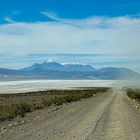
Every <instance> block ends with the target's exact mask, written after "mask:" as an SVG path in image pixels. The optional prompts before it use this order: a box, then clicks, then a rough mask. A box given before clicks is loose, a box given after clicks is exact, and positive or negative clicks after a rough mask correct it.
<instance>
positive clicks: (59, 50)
mask: <svg viewBox="0 0 140 140" xmlns="http://www.w3.org/2000/svg"><path fill="white" fill-rule="evenodd" d="M139 44H140V0H13V1H11V0H3V1H2V0H0V58H1V59H0V67H5V68H20V67H24V66H26V65H30V64H32V63H36V62H39V63H41V62H43V61H45V59H49V58H50V59H55V60H56V61H59V62H62V63H64V62H71V61H72V62H74V61H77V62H79V63H88V64H91V65H93V66H95V67H105V66H116V67H119V66H124V67H128V68H132V69H135V70H136V71H140V47H139ZM33 54H34V55H33ZM38 54H39V55H38ZM57 54H59V56H58V55H57ZM60 54H61V55H60ZM62 54H72V55H65V56H64V55H62ZM76 54H85V55H84V56H83V55H82V56H81V55H80V56H79V55H76ZM31 56H32V57H31ZM71 57H72V58H73V59H71Z"/></svg>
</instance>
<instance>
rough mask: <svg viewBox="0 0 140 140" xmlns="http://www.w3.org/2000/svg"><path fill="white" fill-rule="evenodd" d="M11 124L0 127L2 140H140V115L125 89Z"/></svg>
mask: <svg viewBox="0 0 140 140" xmlns="http://www.w3.org/2000/svg"><path fill="white" fill-rule="evenodd" d="M8 123H11V124H8ZM8 123H7V124H5V123H2V124H0V128H1V131H0V140H140V113H139V112H138V111H137V110H136V109H135V108H134V107H132V106H131V104H130V103H129V101H128V100H127V97H126V94H125V92H124V91H123V90H121V89H113V90H112V91H109V92H107V93H103V94H102V93H101V94H98V95H96V96H95V97H91V98H88V99H84V100H82V101H78V102H74V103H71V104H65V105H63V106H62V107H60V108H59V107H57V108H56V107H50V108H49V109H48V108H46V109H43V110H40V111H36V112H33V113H30V114H28V115H27V116H26V117H25V118H24V120H23V121H22V122H20V123H19V122H17V121H15V120H14V121H13V122H12V121H11V122H8ZM5 125H6V126H5Z"/></svg>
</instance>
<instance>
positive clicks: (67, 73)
mask: <svg viewBox="0 0 140 140" xmlns="http://www.w3.org/2000/svg"><path fill="white" fill-rule="evenodd" d="M33 79H72V80H76V79H104V80H119V79H140V73H137V72H135V71H133V70H130V69H127V68H123V67H121V68H116V67H106V68H100V69H96V68H94V67H92V66H90V65H86V64H85V65H84V64H79V63H70V64H60V63H57V62H54V61H50V60H49V61H46V62H44V63H42V64H39V63H35V64H33V65H32V66H30V67H26V68H23V69H19V70H12V69H4V68H0V80H1V81H2V80H33Z"/></svg>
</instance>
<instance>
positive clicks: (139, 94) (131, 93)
mask: <svg viewBox="0 0 140 140" xmlns="http://www.w3.org/2000/svg"><path fill="white" fill-rule="evenodd" d="M127 95H128V97H130V98H132V99H135V100H137V101H139V102H140V89H127Z"/></svg>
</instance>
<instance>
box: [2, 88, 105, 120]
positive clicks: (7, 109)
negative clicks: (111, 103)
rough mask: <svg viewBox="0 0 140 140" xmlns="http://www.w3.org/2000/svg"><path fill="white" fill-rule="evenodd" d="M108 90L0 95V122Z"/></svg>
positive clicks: (90, 89)
mask: <svg viewBox="0 0 140 140" xmlns="http://www.w3.org/2000/svg"><path fill="white" fill-rule="evenodd" d="M107 90H108V88H88V89H77V90H51V91H38V92H29V93H20V94H1V95H0V121H4V120H10V119H13V118H15V117H17V116H20V117H24V116H25V114H26V113H28V112H32V111H34V110H37V109H42V108H44V107H48V106H51V105H56V106H60V105H63V104H64V103H71V102H75V101H80V100H81V99H84V98H89V97H91V96H93V95H95V94H97V93H99V92H102V93H104V92H106V91H107Z"/></svg>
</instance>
